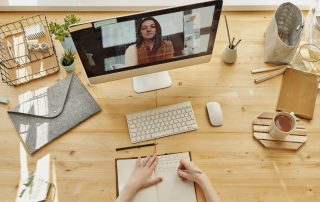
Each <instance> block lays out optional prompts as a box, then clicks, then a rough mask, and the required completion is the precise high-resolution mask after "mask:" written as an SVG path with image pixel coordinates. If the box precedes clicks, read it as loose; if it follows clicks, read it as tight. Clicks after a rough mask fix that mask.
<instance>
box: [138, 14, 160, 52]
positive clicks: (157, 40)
mask: <svg viewBox="0 0 320 202" xmlns="http://www.w3.org/2000/svg"><path fill="white" fill-rule="evenodd" d="M147 20H152V21H153V22H154V24H155V26H156V34H155V36H154V38H153V40H154V45H153V48H152V52H155V51H157V50H158V49H159V48H160V46H161V43H162V31H161V26H160V23H159V22H158V21H157V20H156V19H154V18H153V17H146V18H143V20H141V22H140V23H139V26H138V29H137V42H136V43H137V45H136V46H137V48H139V47H140V46H141V44H142V43H143V37H142V35H141V31H140V30H141V27H142V23H143V22H145V21H147Z"/></svg>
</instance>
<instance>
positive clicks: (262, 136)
mask: <svg viewBox="0 0 320 202" xmlns="http://www.w3.org/2000/svg"><path fill="white" fill-rule="evenodd" d="M275 114H276V113H270V112H263V113H262V114H260V115H259V116H258V117H257V118H256V119H255V120H254V121H253V122H252V131H253V137H254V138H255V139H257V140H258V141H259V142H260V143H261V144H262V145H263V146H264V147H266V148H276V149H289V150H297V149H299V148H300V147H301V146H302V145H303V144H304V143H305V142H306V141H307V131H306V128H305V127H304V126H302V125H301V123H300V119H299V118H296V120H297V128H296V129H295V130H294V131H292V133H291V134H290V135H288V136H287V137H286V138H285V139H283V140H278V139H275V138H273V137H271V136H270V135H269V126H270V124H271V121H272V118H273V117H274V115H275Z"/></svg>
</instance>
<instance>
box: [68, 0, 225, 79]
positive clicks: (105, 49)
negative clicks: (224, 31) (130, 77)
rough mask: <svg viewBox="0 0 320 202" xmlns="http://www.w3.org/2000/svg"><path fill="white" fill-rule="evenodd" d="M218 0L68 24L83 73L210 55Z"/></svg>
mask: <svg viewBox="0 0 320 202" xmlns="http://www.w3.org/2000/svg"><path fill="white" fill-rule="evenodd" d="M221 6H222V2H221V1H209V2H203V3H198V4H192V5H187V6H180V7H174V8H168V9H161V10H156V11H151V12H144V13H138V14H133V15H128V16H122V17H117V18H111V19H103V20H97V21H93V22H89V23H82V24H78V25H72V26H71V27H70V30H72V31H71V36H72V38H73V41H74V43H75V46H76V48H77V51H78V54H79V57H80V59H81V62H82V64H83V66H84V68H85V71H86V73H87V76H88V77H89V78H90V77H95V76H101V75H107V74H112V73H116V72H121V71H127V70H132V69H136V68H143V67H147V66H151V65H157V64H161V63H168V62H174V61H178V60H184V59H188V58H193V57H199V56H202V55H209V54H210V55H211V53H212V49H213V44H214V40H215V35H216V31H217V30H216V29H217V27H218V21H219V17H220V12H221Z"/></svg>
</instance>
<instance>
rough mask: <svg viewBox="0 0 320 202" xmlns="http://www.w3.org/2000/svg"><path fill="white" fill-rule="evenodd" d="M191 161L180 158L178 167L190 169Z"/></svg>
mask: <svg viewBox="0 0 320 202" xmlns="http://www.w3.org/2000/svg"><path fill="white" fill-rule="evenodd" d="M191 168H192V166H191V163H190V162H189V161H186V160H184V159H180V164H179V167H178V169H191Z"/></svg>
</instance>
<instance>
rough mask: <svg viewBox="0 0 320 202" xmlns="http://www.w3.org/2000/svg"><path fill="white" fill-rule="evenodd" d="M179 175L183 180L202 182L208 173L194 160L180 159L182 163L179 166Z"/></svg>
mask: <svg viewBox="0 0 320 202" xmlns="http://www.w3.org/2000/svg"><path fill="white" fill-rule="evenodd" d="M182 170H197V171H200V172H201V174H199V173H187V172H184V171H182ZM178 175H179V177H180V178H181V179H182V180H184V181H185V180H189V181H192V182H196V183H197V184H201V183H202V181H203V180H204V178H206V175H205V174H204V173H203V172H202V171H201V170H200V169H199V168H198V167H197V166H196V165H194V163H193V162H190V161H186V160H184V159H181V160H180V165H179V167H178Z"/></svg>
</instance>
